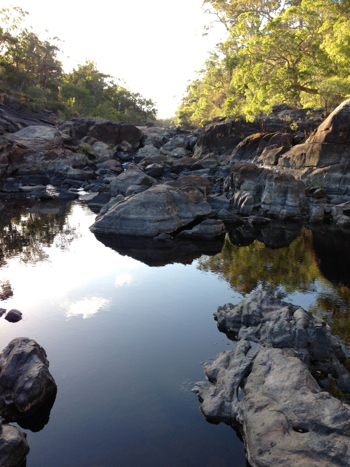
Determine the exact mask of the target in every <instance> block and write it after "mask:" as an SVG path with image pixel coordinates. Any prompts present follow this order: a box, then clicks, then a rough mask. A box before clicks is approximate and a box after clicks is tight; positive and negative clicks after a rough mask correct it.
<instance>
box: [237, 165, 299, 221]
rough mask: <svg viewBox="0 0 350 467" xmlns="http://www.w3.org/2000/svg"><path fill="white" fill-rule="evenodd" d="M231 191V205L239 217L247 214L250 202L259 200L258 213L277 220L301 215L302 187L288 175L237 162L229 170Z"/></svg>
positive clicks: (250, 206)
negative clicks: (259, 207) (263, 213)
mask: <svg viewBox="0 0 350 467" xmlns="http://www.w3.org/2000/svg"><path fill="white" fill-rule="evenodd" d="M231 187H232V189H233V190H234V191H236V193H235V194H234V196H233V199H232V201H233V205H234V206H237V208H238V209H240V212H242V213H243V214H247V215H250V214H251V212H252V209H253V207H254V204H255V202H254V200H256V201H258V200H261V209H262V210H263V211H266V213H267V214H268V215H271V216H273V217H278V218H279V219H286V218H296V217H297V218H298V217H300V216H301V214H302V207H303V202H304V199H305V186H304V184H303V182H301V181H300V180H295V178H294V177H293V176H292V175H289V174H286V173H279V172H273V171H272V170H268V169H262V168H259V167H257V166H256V165H255V164H250V163H246V162H238V163H236V164H234V165H233V166H232V172H231ZM237 190H238V191H237ZM243 206H244V207H243ZM242 209H243V210H242Z"/></svg>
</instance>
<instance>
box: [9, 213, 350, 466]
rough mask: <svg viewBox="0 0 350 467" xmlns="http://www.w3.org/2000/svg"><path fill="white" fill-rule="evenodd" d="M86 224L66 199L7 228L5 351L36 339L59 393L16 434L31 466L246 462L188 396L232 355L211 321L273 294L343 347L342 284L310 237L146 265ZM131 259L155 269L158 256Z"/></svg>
mask: <svg viewBox="0 0 350 467" xmlns="http://www.w3.org/2000/svg"><path fill="white" fill-rule="evenodd" d="M32 211H33V210H32ZM34 211H35V209H34ZM52 212H54V210H53V211H52ZM94 218H95V215H94V214H93V213H91V211H90V210H89V209H88V208H87V207H85V206H81V205H79V204H74V205H72V206H67V207H66V208H65V209H64V210H63V212H61V213H59V214H47V215H40V214H35V213H32V214H25V213H22V214H21V215H18V216H16V218H14V219H12V222H11V223H10V222H8V221H6V220H4V222H3V233H4V234H5V235H3V236H2V237H1V239H0V247H1V249H2V252H3V256H2V257H1V258H0V265H1V266H2V267H1V269H0V294H1V298H2V301H1V302H0V306H2V307H4V308H7V309H11V308H17V309H20V310H21V311H22V312H23V316H24V319H23V321H21V322H19V323H16V324H11V323H8V322H7V321H5V320H4V319H1V326H0V344H1V347H4V346H5V345H6V344H7V343H8V342H9V341H10V340H11V339H13V338H15V337H24V336H26V337H30V338H33V339H35V340H36V341H37V342H38V343H39V344H40V345H42V346H43V347H44V348H45V350H46V352H47V355H48V359H49V360H50V371H51V373H52V375H53V376H54V378H55V380H56V383H57V386H58V394H57V398H56V401H55V404H54V406H53V408H52V410H51V416H50V421H49V423H48V424H47V425H46V426H45V427H44V429H43V430H41V431H39V432H36V433H32V432H31V431H30V430H26V432H27V433H28V442H29V445H30V448H31V450H30V453H29V455H28V458H27V467H44V466H45V467H47V466H50V467H63V466H65V467H66V466H72V467H112V466H113V467H115V466H116V465H118V466H121V467H129V466H130V467H131V466H140V467H148V466H149V467H154V466H167V467H173V466H174V467H175V466H176V467H180V466H181V467H186V466H188V467H196V466H198V467H199V466H200V467H203V466H204V467H243V466H246V465H247V464H246V459H245V454H244V447H243V444H242V443H241V441H240V440H239V438H238V437H237V435H236V434H235V432H234V431H233V430H232V429H231V428H229V427H228V426H226V425H223V424H220V425H211V424H209V423H207V422H206V420H205V418H204V417H203V415H202V413H201V412H200V410H199V405H200V404H199V401H198V400H197V398H196V396H195V395H194V394H193V393H191V391H190V389H191V387H192V386H193V383H194V382H196V381H200V380H203V378H204V371H203V365H204V364H205V362H208V361H212V360H213V359H214V358H215V357H216V355H217V354H218V353H219V352H221V351H223V350H227V349H231V348H233V347H234V342H232V341H229V340H228V339H227V337H226V336H225V335H224V334H222V333H219V331H218V330H217V328H216V324H215V321H214V320H213V316H212V314H213V312H214V311H216V308H217V307H218V306H219V305H223V304H224V303H227V302H232V303H237V302H239V301H240V300H241V299H242V298H243V297H244V296H246V295H247V294H249V293H250V292H251V291H252V290H254V289H255V288H257V287H265V288H266V287H272V288H273V290H274V292H275V293H276V294H280V295H281V296H286V297H287V298H288V300H293V301H294V303H296V304H300V305H302V306H303V307H304V308H312V307H315V306H316V305H317V310H316V311H317V312H318V313H319V314H322V315H324V316H326V317H327V319H328V320H329V322H330V323H331V324H332V325H333V326H334V328H335V329H336V330H337V333H338V334H339V335H341V338H342V339H343V342H344V343H345V344H346V345H347V344H348V335H347V333H346V332H345V333H343V329H344V323H345V328H346V323H347V322H348V318H347V315H348V308H347V306H348V301H347V295H346V294H347V293H348V290H349V289H348V288H347V284H346V283H345V284H344V282H346V281H345V279H344V277H343V276H341V277H337V278H334V277H332V280H331V281H329V280H327V278H325V276H324V274H323V273H322V272H321V270H322V267H321V265H320V261H319V258H318V257H317V254H316V253H315V249H312V248H314V245H315V238H316V237H315V234H314V237H313V238H311V237H310V238H311V239H310V238H309V244H308V243H307V241H308V235H309V236H310V235H311V234H310V231H306V230H305V231H304V233H303V234H302V237H300V238H296V240H294V242H293V243H292V244H291V246H289V247H285V248H282V249H278V250H271V249H268V248H265V246H264V245H263V244H262V243H261V242H259V241H257V240H255V241H253V242H252V243H251V245H249V246H245V247H238V246H234V245H232V243H231V242H230V241H229V240H227V241H226V243H225V246H224V248H223V250H222V253H220V254H218V255H216V256H206V255H203V256H201V257H200V258H198V259H193V258H194V257H195V256H196V254H195V253H194V252H193V251H192V250H191V251H187V250H186V249H185V250H184V251H183V252H182V254H181V255H180V256H181V260H182V263H175V264H168V265H165V266H159V267H149V266H147V265H145V264H143V263H142V262H140V261H137V260H136V259H133V258H131V257H130V256H127V255H121V254H119V253H117V252H116V251H114V250H112V249H111V248H108V247H106V246H105V245H104V244H103V243H101V242H99V241H98V240H96V238H95V236H94V235H93V234H92V233H91V232H90V231H89V229H88V227H89V226H90V225H91V224H92V223H93V221H94ZM303 235H304V237H303ZM321 236H322V235H321ZM310 245H311V246H310ZM321 250H322V248H321ZM119 251H124V252H125V251H126V250H125V249H124V250H123V249H122V248H121V249H119ZM185 251H187V256H186V255H185ZM322 251H323V250H322ZM134 253H135V252H134ZM145 255H146V256H145ZM313 255H314V257H313ZM134 256H136V257H138V258H139V257H142V258H144V257H147V262H148V263H149V264H158V265H159V264H162V261H161V259H160V258H159V256H158V254H157V252H153V253H152V252H151V251H148V250H147V251H146V250H145V249H144V251H143V250H142V248H141V250H138V251H137V252H136V253H135V254H134ZM168 256H169V257H171V258H172V259H173V260H174V258H175V257H174V255H173V256H171V254H169V255H168ZM197 256H198V255H197ZM326 256H327V255H326ZM317 261H319V262H317ZM183 263H185V264H183ZM328 269H329V268H328ZM338 269H339V268H338ZM342 280H343V282H342ZM1 291H2V292H1ZM320 304H321V305H322V306H319V305H320ZM346 329H347V328H346Z"/></svg>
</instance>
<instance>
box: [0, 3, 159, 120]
mask: <svg viewBox="0 0 350 467" xmlns="http://www.w3.org/2000/svg"><path fill="white" fill-rule="evenodd" d="M27 15H28V13H27V12H25V11H23V10H22V9H21V8H19V7H10V8H3V9H1V10H0V20H1V23H0V24H1V27H0V99H1V100H2V101H4V100H7V99H12V100H13V99H14V100H16V101H17V102H19V103H21V104H24V105H26V106H27V107H28V108H30V109H31V110H40V109H43V108H45V109H50V110H53V111H58V112H59V113H60V115H61V117H62V118H69V117H82V116H89V117H95V118H96V117H99V118H105V119H110V120H116V121H124V122H131V123H135V122H140V123H141V122H145V121H146V120H147V118H151V119H155V118H156V114H157V110H156V107H155V103H154V102H153V101H152V100H151V99H145V98H144V97H143V96H141V94H139V93H134V92H131V91H129V90H128V89H127V88H126V87H125V85H124V83H122V82H120V81H119V80H116V79H115V78H112V77H111V76H109V75H106V74H104V73H101V72H100V71H99V70H98V69H97V68H96V65H95V63H93V62H91V61H86V63H84V64H82V65H78V67H77V68H76V69H74V70H73V71H72V72H71V73H64V72H63V68H62V63H61V62H60V61H59V60H58V58H57V56H58V53H59V52H60V47H61V41H60V40H59V39H58V38H57V37H54V38H51V39H47V40H41V39H40V38H39V37H38V35H37V34H36V33H35V32H33V31H32V30H31V29H27V28H24V27H23V21H24V19H25V18H26V16H27Z"/></svg>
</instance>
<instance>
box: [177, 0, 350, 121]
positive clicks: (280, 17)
mask: <svg viewBox="0 0 350 467" xmlns="http://www.w3.org/2000/svg"><path fill="white" fill-rule="evenodd" d="M204 6H205V8H207V10H206V11H207V12H208V13H209V14H211V15H212V18H213V22H220V23H222V24H223V26H224V27H225V28H226V30H227V39H226V41H225V42H222V43H220V44H218V45H217V47H216V50H215V51H214V52H213V53H212V56H211V57H210V59H209V60H207V61H206V63H205V65H204V67H203V69H202V70H201V71H200V72H199V77H198V79H196V80H195V81H193V82H192V83H191V84H190V85H189V86H188V88H187V91H186V93H185V95H184V97H183V99H182V103H181V105H180V107H179V109H178V111H177V122H178V124H181V125H182V126H187V127H197V126H199V125H203V124H205V123H207V122H209V121H211V120H212V119H213V118H214V117H217V116H227V117H238V116H245V117H246V119H247V120H252V119H254V118H255V117H256V116H257V115H260V114H264V113H268V112H270V111H271V107H272V105H274V104H281V103H286V104H288V105H289V106H291V107H292V108H302V107H303V108H305V107H326V108H327V107H328V108H331V107H333V106H335V105H338V104H339V103H340V102H342V101H343V100H344V99H345V98H347V97H350V96H349V95H350V77H349V75H350V73H349V72H350V1H349V0H204ZM208 29H210V26H209V27H208Z"/></svg>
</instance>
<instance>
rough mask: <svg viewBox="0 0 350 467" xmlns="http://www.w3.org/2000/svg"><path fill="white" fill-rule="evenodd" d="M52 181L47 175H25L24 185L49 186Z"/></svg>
mask: <svg viewBox="0 0 350 467" xmlns="http://www.w3.org/2000/svg"><path fill="white" fill-rule="evenodd" d="M49 182H50V179H49V177H48V176H47V175H44V174H37V175H25V176H24V177H23V178H22V185H31V186H35V185H44V186H46V185H48V184H49Z"/></svg>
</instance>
